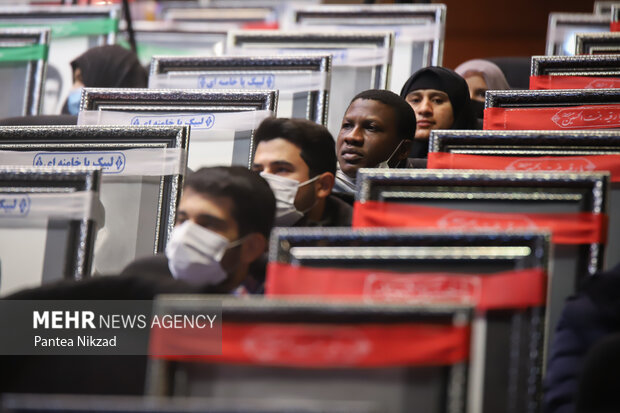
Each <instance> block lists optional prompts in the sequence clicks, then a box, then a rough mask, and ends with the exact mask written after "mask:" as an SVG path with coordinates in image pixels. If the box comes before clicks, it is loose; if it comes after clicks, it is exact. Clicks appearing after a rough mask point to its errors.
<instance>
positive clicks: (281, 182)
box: [260, 172, 320, 227]
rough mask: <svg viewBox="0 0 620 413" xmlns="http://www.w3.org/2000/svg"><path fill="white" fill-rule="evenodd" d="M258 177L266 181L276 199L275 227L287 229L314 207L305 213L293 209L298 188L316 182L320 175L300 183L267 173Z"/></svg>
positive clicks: (262, 173)
mask: <svg viewBox="0 0 620 413" xmlns="http://www.w3.org/2000/svg"><path fill="white" fill-rule="evenodd" d="M260 176H262V177H263V178H264V179H265V180H266V181H267V183H268V184H269V186H270V187H271V190H272V191H273V195H274V196H275V197H276V222H275V225H276V226H279V227H289V226H291V225H293V224H294V223H296V222H297V221H299V220H300V219H302V218H303V216H304V214H305V213H306V212H308V211H309V210H311V209H312V208H313V207H314V205H312V206H311V207H310V208H308V209H306V210H305V211H298V210H297V208H296V207H295V197H296V196H297V191H298V190H299V188H301V187H302V186H304V185H308V184H309V183H311V182H314V181H316V180H317V179H319V176H320V175H317V176H315V177H314V178H312V179H308V180H307V181H305V182H302V183H299V182H297V181H296V180H294V179H291V178H285V177H283V176H278V175H273V174H269V173H267V172H261V173H260ZM315 204H316V202H315Z"/></svg>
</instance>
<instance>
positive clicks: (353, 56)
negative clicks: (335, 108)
mask: <svg viewBox="0 0 620 413" xmlns="http://www.w3.org/2000/svg"><path fill="white" fill-rule="evenodd" d="M228 53H229V54H231V55H236V56H239V55H251V56H290V55H326V54H330V55H332V65H333V66H336V67H337V66H348V67H368V66H381V65H385V64H388V63H390V62H391V61H392V53H391V49H388V48H349V49H330V48H325V49H319V48H310V47H309V48H306V49H303V48H286V47H283V48H267V47H254V46H248V47H232V48H230V49H228ZM334 84H336V83H334Z"/></svg>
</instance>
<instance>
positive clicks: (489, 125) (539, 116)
mask: <svg viewBox="0 0 620 413" xmlns="http://www.w3.org/2000/svg"><path fill="white" fill-rule="evenodd" d="M613 128H620V105H589V106H571V107H566V108H529V109H512V108H487V109H485V110H484V129H485V130H562V129H613Z"/></svg>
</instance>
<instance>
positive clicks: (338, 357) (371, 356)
mask: <svg viewBox="0 0 620 413" xmlns="http://www.w3.org/2000/svg"><path fill="white" fill-rule="evenodd" d="M162 333H165V332H162ZM222 333H223V338H222V340H223V341H222V355H221V356H204V357H192V358H189V360H191V361H201V362H208V363H242V364H255V365H266V366H286V367H303V368H342V367H385V366H401V365H450V364H455V363H459V362H462V361H465V360H467V358H468V355H469V340H470V339H469V334H470V330H469V326H452V325H443V324H386V325H383V324H359V325H357V324H355V325H353V324H311V323H308V324H285V323H227V322H224V324H223V327H222ZM152 340H156V341H157V342H158V343H157V347H158V348H160V349H166V348H168V346H170V348H171V349H174V348H179V346H180V345H182V346H184V347H185V348H186V352H187V349H188V348H195V349H199V348H200V346H201V345H202V342H201V340H200V336H196V337H195V338H194V337H191V336H188V337H184V338H183V340H182V343H181V344H179V343H178V341H179V339H178V338H177V337H175V336H174V335H173V334H160V335H158V336H156V337H154V338H152ZM411 343H415V346H412V345H411ZM168 354H170V355H168V356H161V357H159V358H164V359H169V360H177V359H178V360H186V359H188V358H187V357H182V356H181V357H179V356H175V355H174V354H175V353H174V352H170V353H168Z"/></svg>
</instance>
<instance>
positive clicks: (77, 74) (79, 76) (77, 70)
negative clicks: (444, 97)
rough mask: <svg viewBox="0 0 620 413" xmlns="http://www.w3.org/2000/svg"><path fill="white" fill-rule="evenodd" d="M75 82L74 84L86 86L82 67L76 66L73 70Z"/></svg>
mask: <svg viewBox="0 0 620 413" xmlns="http://www.w3.org/2000/svg"><path fill="white" fill-rule="evenodd" d="M73 84H74V86H76V87H77V86H82V87H83V86H84V79H83V78H82V69H80V68H79V67H76V68H75V70H74V71H73Z"/></svg>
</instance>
